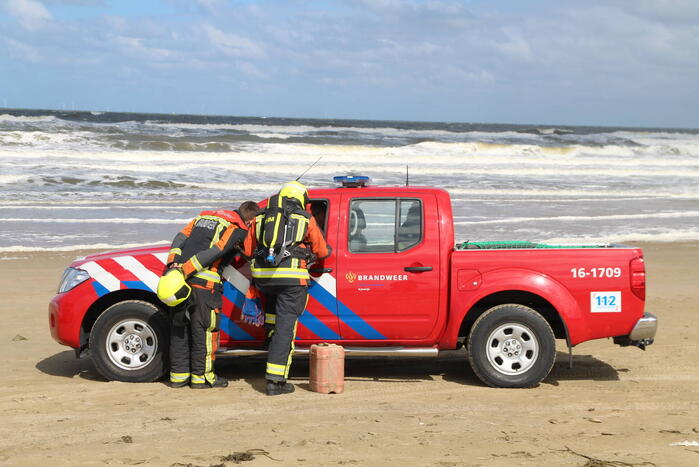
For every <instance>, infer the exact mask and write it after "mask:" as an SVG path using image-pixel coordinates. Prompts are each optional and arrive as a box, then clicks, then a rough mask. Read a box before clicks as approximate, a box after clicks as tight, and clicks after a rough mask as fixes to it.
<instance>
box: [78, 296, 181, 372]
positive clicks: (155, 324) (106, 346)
mask: <svg viewBox="0 0 699 467" xmlns="http://www.w3.org/2000/svg"><path fill="white" fill-rule="evenodd" d="M169 334H170V333H169V322H168V319H167V316H166V315H165V313H163V312H162V311H160V310H159V309H158V307H156V306H155V305H153V304H152V303H148V302H143V301H139V300H129V301H125V302H120V303H117V304H115V305H112V306H111V307H109V308H107V309H106V310H105V311H104V313H102V314H101V315H100V316H99V318H97V321H96V322H95V324H94V326H93V327H92V331H91V332H90V358H91V359H92V362H93V364H94V365H95V368H96V369H97V371H99V373H100V374H101V375H102V376H104V377H105V378H107V379H108V380H116V381H126V382H149V381H155V380H157V379H160V377H162V376H163V373H164V372H165V369H166V368H168V349H169Z"/></svg>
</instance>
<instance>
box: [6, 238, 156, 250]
mask: <svg viewBox="0 0 699 467" xmlns="http://www.w3.org/2000/svg"><path fill="white" fill-rule="evenodd" d="M169 244H170V241H169V240H161V241H157V242H146V243H89V244H77V245H61V246H53V247H40V246H24V245H12V246H5V247H0V253H23V252H27V253H30V252H62V251H82V250H91V251H94V250H121V249H125V248H138V247H143V246H149V245H169Z"/></svg>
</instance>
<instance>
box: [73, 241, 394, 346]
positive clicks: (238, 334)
mask: <svg viewBox="0 0 699 467" xmlns="http://www.w3.org/2000/svg"><path fill="white" fill-rule="evenodd" d="M166 258H167V253H164V252H163V253H156V254H150V255H148V254H146V255H138V256H116V257H114V258H109V259H104V260H97V261H88V262H86V263H84V264H82V265H81V266H80V268H81V269H84V270H85V271H87V272H88V273H89V274H90V277H92V279H93V282H92V287H93V289H94V290H95V293H97V295H98V296H100V297H102V296H104V295H106V294H108V293H110V292H114V291H117V290H125V289H139V290H144V291H147V292H153V293H155V291H156V289H157V287H158V280H159V278H160V275H159V274H160V269H161V268H163V267H164V264H165V260H166ZM223 277H224V278H225V279H226V280H225V281H224V283H223V297H224V300H228V301H229V302H231V305H233V306H234V307H235V309H237V310H240V309H241V308H242V306H243V301H244V299H245V292H246V291H247V289H248V286H249V283H250V282H249V280H248V279H247V278H246V277H245V276H244V275H243V274H242V273H241V272H240V271H238V270H237V269H235V268H233V267H232V266H228V267H226V268H225V270H224V271H223ZM308 292H309V295H310V296H311V297H313V298H314V299H315V300H316V301H317V302H318V303H319V304H320V305H321V306H322V307H323V308H325V309H326V310H328V311H329V312H330V313H331V314H332V315H333V316H335V317H336V318H337V319H338V320H339V321H341V322H343V323H344V324H345V325H347V326H348V327H349V328H351V329H352V330H353V331H354V332H355V333H357V334H358V335H360V336H361V337H362V338H364V339H370V340H380V339H385V337H384V336H383V335H382V334H381V333H380V332H378V331H377V330H376V329H374V328H373V327H372V326H371V325H370V324H369V323H367V322H366V321H365V320H364V319H362V317H361V316H359V315H358V314H356V313H355V312H354V311H352V310H351V309H350V308H349V307H347V306H346V305H345V304H344V303H342V302H341V301H340V300H338V299H337V288H336V282H335V278H334V277H333V276H331V275H330V274H323V275H322V276H321V277H319V278H317V279H316V278H313V280H312V281H311V284H310V286H309V288H308ZM299 323H300V324H301V325H303V326H305V327H306V328H307V329H308V330H309V331H310V332H312V333H313V334H315V335H316V336H318V338H319V339H323V340H342V336H340V335H339V334H338V333H337V332H336V331H334V330H333V329H332V328H331V327H330V326H328V325H327V324H326V323H324V322H323V321H322V320H321V319H319V318H318V317H317V316H315V315H314V314H313V313H312V312H311V311H309V310H305V312H304V313H303V314H302V315H301V317H300V318H299ZM221 330H222V331H223V332H225V333H226V334H228V335H229V336H231V337H232V338H233V339H234V340H241V341H246V340H255V338H254V337H253V336H251V335H250V334H249V333H247V332H246V331H245V330H244V329H242V328H241V327H240V326H238V325H237V324H236V323H235V322H234V321H233V320H232V319H231V318H230V317H228V316H226V315H224V314H221Z"/></svg>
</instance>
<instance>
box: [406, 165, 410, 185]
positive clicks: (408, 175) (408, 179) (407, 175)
mask: <svg viewBox="0 0 699 467" xmlns="http://www.w3.org/2000/svg"><path fill="white" fill-rule="evenodd" d="M408 185H410V172H409V171H408V164H405V186H408Z"/></svg>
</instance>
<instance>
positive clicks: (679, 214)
mask: <svg viewBox="0 0 699 467" xmlns="http://www.w3.org/2000/svg"><path fill="white" fill-rule="evenodd" d="M692 217H699V211H676V212H654V213H644V214H611V215H594V216H548V217H509V218H506V219H488V220H478V221H454V225H485V224H516V223H520V222H577V221H585V222H597V221H599V222H605V221H609V220H638V219H684V218H692Z"/></svg>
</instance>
